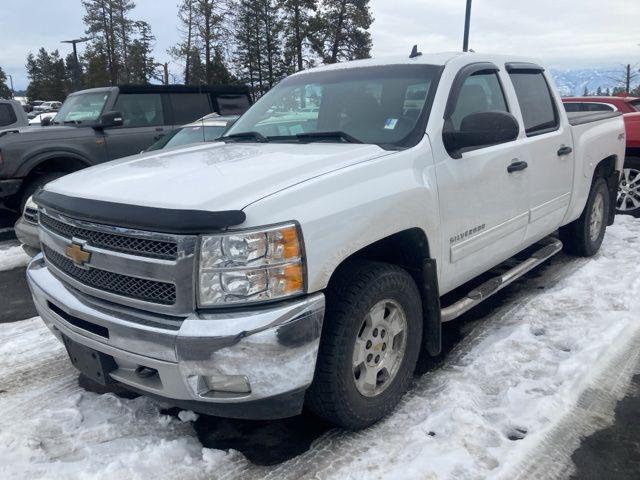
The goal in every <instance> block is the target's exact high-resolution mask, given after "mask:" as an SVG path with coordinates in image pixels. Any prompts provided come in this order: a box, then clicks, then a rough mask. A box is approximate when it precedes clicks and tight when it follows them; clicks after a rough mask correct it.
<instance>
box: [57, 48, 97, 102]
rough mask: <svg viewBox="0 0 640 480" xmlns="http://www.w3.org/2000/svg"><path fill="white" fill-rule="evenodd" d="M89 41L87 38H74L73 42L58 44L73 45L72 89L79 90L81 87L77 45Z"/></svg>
mask: <svg viewBox="0 0 640 480" xmlns="http://www.w3.org/2000/svg"><path fill="white" fill-rule="evenodd" d="M89 40H91V39H90V38H89V37H83V38H74V39H73V40H62V41H61V42H60V43H70V44H72V45H73V86H74V89H75V90H76V91H77V90H80V89H81V88H82V85H81V84H80V62H79V61H78V48H77V47H76V45H77V44H78V43H84V42H87V41H89Z"/></svg>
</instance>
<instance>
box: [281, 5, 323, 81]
mask: <svg viewBox="0 0 640 480" xmlns="http://www.w3.org/2000/svg"><path fill="white" fill-rule="evenodd" d="M280 8H281V10H282V13H283V19H282V25H283V29H282V31H283V34H284V36H285V62H286V63H287V64H290V63H291V62H288V61H287V58H291V59H294V60H295V63H294V68H293V70H292V69H291V68H289V72H288V73H293V71H300V70H303V69H304V68H305V64H306V66H307V67H308V66H311V65H313V60H312V59H311V58H310V54H307V50H308V42H309V35H310V34H311V19H312V18H313V17H312V15H313V14H315V12H316V11H317V9H318V0H281V6H280Z"/></svg>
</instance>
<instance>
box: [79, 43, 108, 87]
mask: <svg viewBox="0 0 640 480" xmlns="http://www.w3.org/2000/svg"><path fill="white" fill-rule="evenodd" d="M80 64H81V65H82V69H83V71H84V75H83V82H82V84H83V86H84V87H85V88H93V87H104V86H106V85H110V84H111V76H110V74H109V59H108V56H107V53H106V52H105V45H104V44H103V43H100V42H96V43H92V44H90V45H89V46H88V47H87V48H86V49H85V51H84V53H83V55H82V57H81V59H80Z"/></svg>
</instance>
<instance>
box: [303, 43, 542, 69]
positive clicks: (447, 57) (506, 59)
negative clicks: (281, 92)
mask: <svg viewBox="0 0 640 480" xmlns="http://www.w3.org/2000/svg"><path fill="white" fill-rule="evenodd" d="M409 52H410V50H409V49H407V52H406V55H393V56H381V57H376V58H367V59H363V60H352V61H349V62H341V63H333V64H330V65H323V66H319V67H315V68H312V69H309V70H304V71H301V72H298V73H296V74H295V75H304V74H305V73H308V72H318V71H329V70H340V69H343V68H356V67H375V66H383V65H411V64H421V65H441V66H442V65H447V64H448V63H452V62H454V63H460V64H468V63H475V62H491V63H495V64H496V66H498V67H500V66H501V65H504V64H505V63H518V62H522V63H533V64H536V65H541V66H544V65H543V63H541V61H540V60H538V59H535V58H529V57H521V56H518V55H500V54H487V53H477V52H440V53H424V54H421V55H419V56H417V57H413V58H410V57H409Z"/></svg>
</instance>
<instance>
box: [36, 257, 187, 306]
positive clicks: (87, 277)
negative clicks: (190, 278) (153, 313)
mask: <svg viewBox="0 0 640 480" xmlns="http://www.w3.org/2000/svg"><path fill="white" fill-rule="evenodd" d="M43 251H44V255H45V257H46V258H47V260H49V262H51V264H53V265H54V266H55V267H56V268H58V269H59V270H61V271H62V272H63V273H66V274H67V275H69V276H70V277H71V278H73V279H75V280H77V281H79V282H82V284H84V285H87V286H89V287H93V288H97V289H100V290H104V291H107V292H111V293H115V294H116V295H122V296H125V297H130V298H135V299H138V300H144V301H145V302H153V303H160V304H163V305H173V304H174V303H175V302H176V286H175V285H173V284H171V283H164V282H158V281H155V280H146V279H144V278H137V277H131V276H128V275H121V274H119V273H113V272H107V271H106V270H100V269H97V268H91V269H88V270H86V269H84V268H79V267H76V266H75V265H74V263H73V261H71V260H69V259H68V258H67V257H65V256H64V255H61V254H59V253H57V252H55V251H53V250H52V249H50V248H49V247H47V246H46V245H45V246H44V247H43Z"/></svg>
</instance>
